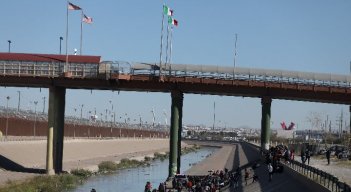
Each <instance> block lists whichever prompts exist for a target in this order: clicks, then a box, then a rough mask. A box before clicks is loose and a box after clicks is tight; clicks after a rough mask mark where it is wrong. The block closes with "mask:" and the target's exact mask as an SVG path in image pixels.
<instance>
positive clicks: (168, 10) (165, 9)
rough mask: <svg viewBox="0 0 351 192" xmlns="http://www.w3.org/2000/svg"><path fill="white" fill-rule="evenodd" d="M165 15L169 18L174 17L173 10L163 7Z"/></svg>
mask: <svg viewBox="0 0 351 192" xmlns="http://www.w3.org/2000/svg"><path fill="white" fill-rule="evenodd" d="M163 13H164V14H165V15H168V16H173V9H170V8H169V7H168V6H167V5H163Z"/></svg>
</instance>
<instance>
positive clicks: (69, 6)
mask: <svg viewBox="0 0 351 192" xmlns="http://www.w3.org/2000/svg"><path fill="white" fill-rule="evenodd" d="M68 10H82V8H80V7H79V6H77V5H75V4H73V3H70V2H68Z"/></svg>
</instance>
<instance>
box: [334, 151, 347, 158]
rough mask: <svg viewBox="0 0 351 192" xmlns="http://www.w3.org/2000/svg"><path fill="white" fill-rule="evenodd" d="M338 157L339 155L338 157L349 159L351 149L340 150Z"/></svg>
mask: <svg viewBox="0 0 351 192" xmlns="http://www.w3.org/2000/svg"><path fill="white" fill-rule="evenodd" d="M337 157H338V159H349V158H350V151H349V150H344V151H342V152H339V153H338V155H337Z"/></svg>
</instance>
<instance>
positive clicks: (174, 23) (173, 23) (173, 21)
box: [168, 17, 178, 26]
mask: <svg viewBox="0 0 351 192" xmlns="http://www.w3.org/2000/svg"><path fill="white" fill-rule="evenodd" d="M168 23H169V24H172V25H174V26H178V21H177V20H175V19H173V18H172V17H168Z"/></svg>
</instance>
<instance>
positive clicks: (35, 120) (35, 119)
mask: <svg viewBox="0 0 351 192" xmlns="http://www.w3.org/2000/svg"><path fill="white" fill-rule="evenodd" d="M37 104H38V101H34V105H35V107H34V113H35V116H34V127H33V133H34V137H35V129H36V123H37Z"/></svg>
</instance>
